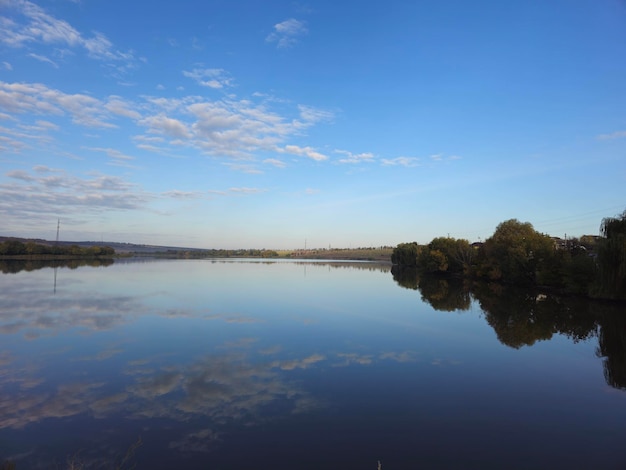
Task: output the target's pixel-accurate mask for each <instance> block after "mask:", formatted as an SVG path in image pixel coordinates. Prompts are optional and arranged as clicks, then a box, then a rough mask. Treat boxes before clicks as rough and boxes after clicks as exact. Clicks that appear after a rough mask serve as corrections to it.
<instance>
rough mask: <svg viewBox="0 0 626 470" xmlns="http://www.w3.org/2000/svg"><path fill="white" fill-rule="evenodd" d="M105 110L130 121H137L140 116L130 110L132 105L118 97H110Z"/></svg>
mask: <svg viewBox="0 0 626 470" xmlns="http://www.w3.org/2000/svg"><path fill="white" fill-rule="evenodd" d="M105 108H106V109H107V111H110V112H111V113H113V114H116V115H118V116H124V117H127V118H130V119H139V118H141V114H139V112H138V111H136V110H134V109H132V104H131V103H129V102H128V101H126V100H124V99H123V98H121V97H119V96H110V97H109V99H108V101H107V103H106V105H105Z"/></svg>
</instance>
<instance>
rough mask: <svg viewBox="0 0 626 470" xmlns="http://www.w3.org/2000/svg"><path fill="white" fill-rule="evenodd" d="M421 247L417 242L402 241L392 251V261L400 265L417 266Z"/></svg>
mask: <svg viewBox="0 0 626 470" xmlns="http://www.w3.org/2000/svg"><path fill="white" fill-rule="evenodd" d="M420 248H421V247H420V246H419V245H418V244H417V242H411V243H400V244H399V245H398V246H396V247H395V248H394V249H393V252H392V253H391V262H392V263H393V264H397V265H400V266H416V265H417V257H418V255H419V252H420Z"/></svg>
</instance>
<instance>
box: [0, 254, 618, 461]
mask: <svg viewBox="0 0 626 470" xmlns="http://www.w3.org/2000/svg"><path fill="white" fill-rule="evenodd" d="M304 267H306V269H307V276H306V278H304V277H303V276H302V271H303V268H304ZM389 269H390V267H389V266H388V265H378V266H377V265H375V264H369V263H356V264H354V265H351V264H346V263H327V262H312V263H307V262H304V263H302V262H297V263H293V262H281V261H278V262H274V261H272V262H270V263H266V262H264V261H254V262H245V261H242V260H239V261H238V260H227V261H224V260H193V261H148V260H143V261H142V262H141V263H130V262H116V263H114V264H112V265H110V266H107V267H106V269H90V268H89V267H87V266H85V267H83V268H80V269H78V270H67V269H63V268H59V286H58V289H57V293H56V295H53V293H52V292H51V290H50V288H49V286H50V280H51V274H52V273H51V272H50V271H49V270H34V271H28V272H27V271H22V272H18V273H16V274H11V275H6V276H4V277H2V278H0V282H2V285H3V289H1V290H0V462H1V461H2V458H7V457H9V458H12V459H14V460H17V461H18V466H17V468H18V470H20V469H22V468H64V462H65V460H66V457H67V456H68V455H74V454H76V453H78V454H79V456H80V459H81V461H82V462H83V464H84V465H85V468H105V467H106V465H107V464H108V463H110V462H112V461H113V460H114V459H116V458H117V457H118V456H120V455H123V454H124V452H125V450H126V449H128V447H129V446H130V445H132V443H133V442H136V441H137V439H138V437H139V436H141V439H142V442H143V445H142V447H141V448H140V449H138V451H137V458H138V462H140V465H138V468H163V467H165V468H170V467H171V468H181V466H182V467H184V468H186V469H192V468H198V469H203V468H207V467H208V468H253V467H255V466H257V465H259V462H262V465H266V464H265V462H269V461H271V462H272V463H271V465H272V467H273V468H285V469H286V468H294V467H298V468H302V467H306V465H307V464H308V465H309V468H342V469H348V468H367V467H368V466H370V467H371V466H372V465H373V464H372V462H374V465H375V462H376V461H377V460H378V459H382V460H383V462H386V461H387V460H385V457H389V456H395V457H396V458H397V459H399V460H398V461H397V464H396V465H393V464H392V462H390V463H389V468H412V467H413V465H410V463H411V462H413V463H414V462H417V461H420V462H423V463H424V465H423V466H424V467H427V468H445V467H446V465H437V464H436V463H437V459H441V458H443V457H442V456H447V455H448V453H446V452H441V449H442V447H443V445H444V444H443V443H445V445H446V446H447V445H448V443H452V445H454V448H455V449H457V450H459V452H462V453H463V454H464V455H465V456H474V457H475V458H474V460H473V461H475V462H478V463H480V462H483V463H484V462H493V461H495V460H493V459H496V460H498V461H499V462H500V463H502V462H503V460H501V458H502V455H500V456H498V455H497V454H496V455H495V456H494V453H493V452H492V450H491V449H485V448H484V446H481V445H477V443H479V442H484V441H492V440H494V439H495V440H497V439H498V438H499V436H500V435H501V429H500V428H499V426H500V425H501V423H507V429H509V428H512V429H517V428H519V429H532V430H533V432H529V433H528V435H532V436H534V437H533V438H536V440H537V441H538V442H545V440H546V439H547V438H551V439H553V442H554V446H555V447H556V448H557V449H559V448H561V452H560V453H559V452H557V451H555V455H556V454H558V455H559V456H560V457H562V456H563V449H568V448H570V447H571V445H572V444H571V437H572V436H566V437H565V438H562V439H561V440H559V439H554V436H553V434H554V433H555V432H560V431H555V425H553V424H550V423H548V424H549V425H548V426H546V423H544V422H543V421H542V420H543V414H544V413H545V412H546V410H548V412H550V410H553V409H558V406H559V404H560V403H562V401H563V400H562V395H567V394H568V393H572V394H573V393H578V391H577V390H578V388H579V387H577V385H579V384H580V383H582V382H583V381H587V380H589V382H590V383H596V382H597V383H599V384H601V387H602V393H606V389H607V387H605V386H604V381H603V379H602V377H601V374H600V360H599V359H598V358H597V357H595V356H594V351H595V350H594V348H593V345H590V344H587V343H586V341H587V340H588V339H589V338H591V339H593V340H596V337H597V341H598V348H597V354H598V355H600V356H602V357H604V360H603V364H604V367H605V376H606V380H607V382H609V383H610V384H611V385H612V386H613V387H624V383H625V382H624V368H623V366H624V338H623V334H622V335H621V336H620V335H619V334H615V333H612V334H605V333H604V332H605V331H607V332H609V331H612V332H615V331H622V332H623V331H624V324H623V322H621V323H620V321H621V320H619V319H618V318H617V317H616V316H615V315H612V314H610V311H609V310H608V309H607V308H605V307H604V306H598V305H597V304H591V303H588V304H578V303H575V302H573V303H570V300H568V299H558V298H553V297H549V296H546V297H537V296H535V297H532V296H525V295H524V294H523V293H522V292H518V293H515V292H510V291H504V290H499V288H496V287H494V286H485V287H484V290H479V289H478V288H477V287H476V286H472V287H471V288H470V287H468V286H467V285H464V284H463V283H462V282H448V281H447V280H445V279H435V280H428V279H418V278H417V277H415V276H412V275H407V274H406V273H404V274H403V276H404V277H402V278H401V280H400V281H398V279H400V278H399V277H398V274H397V272H395V270H394V278H396V282H398V283H399V284H403V285H406V286H407V287H409V288H410V289H415V290H419V291H420V293H421V296H422V299H423V301H424V302H420V300H419V297H417V295H414V294H417V292H411V291H405V290H403V289H398V288H397V287H396V285H395V284H394V282H393V280H392V278H391V276H389V274H388V272H389ZM416 298H417V302H416V301H415V299H416ZM507 299H508V300H509V301H511V302H512V303H511V304H509V305H508V307H507V303H506V302H507ZM476 305H480V306H481V309H482V310H483V313H482V314H479V315H471V314H465V315H450V314H441V313H437V312H435V311H433V308H436V309H439V310H444V311H448V312H449V311H467V309H469V308H472V307H475V306H476ZM431 306H432V307H433V308H431ZM594 309H595V310H594ZM416 310H418V311H419V313H420V314H419V315H416V314H415V312H416ZM474 310H475V311H476V313H478V308H474ZM619 318H624V317H619ZM485 320H486V321H485ZM610 322H614V323H610ZM487 325H489V326H487ZM477 326H479V327H480V328H482V330H485V331H487V333H488V334H483V332H482V331H481V332H477V329H476V328H477ZM492 330H493V331H495V332H496V335H497V336H498V339H499V341H500V342H501V343H502V344H506V345H507V346H508V347H506V348H504V347H502V346H501V344H500V342H498V341H496V340H495V338H494V337H493V336H494V335H493V334H492V332H491V331H492ZM555 334H558V335H564V336H567V337H568V338H571V339H572V340H573V341H571V344H576V345H577V346H578V347H579V349H577V352H578V353H579V354H581V355H583V354H587V353H588V354H587V355H588V356H589V357H590V358H591V359H590V360H588V361H587V363H585V364H584V367H580V364H579V361H578V359H579V358H578V357H575V358H573V359H572V358H570V357H568V358H567V359H566V360H564V359H562V358H561V357H558V358H557V359H555V358H554V357H551V356H540V359H541V360H544V361H546V362H547V363H549V364H550V365H551V366H552V367H553V369H554V364H555V363H556V364H558V367H560V366H561V365H562V364H563V362H565V365H566V366H567V367H569V368H571V370H572V371H573V372H572V376H571V377H570V376H568V377H567V379H568V380H570V381H571V382H570V383H572V384H574V385H576V386H572V387H569V388H567V390H563V389H561V388H558V390H557V389H556V388H555V389H554V390H556V392H555V393H554V394H553V395H558V396H559V398H558V400H557V401H556V402H555V401H549V400H548V401H547V402H544V401H543V400H544V399H545V397H546V396H547V397H548V399H549V398H550V394H549V393H548V394H546V393H539V392H537V390H536V389H537V387H538V386H540V385H537V384H545V383H548V382H549V380H550V377H551V376H550V375H541V373H540V372H541V371H539V372H537V371H536V369H538V367H535V365H536V364H537V363H536V362H533V363H528V364H530V365H528V367H518V368H516V367H514V365H515V364H514V365H511V362H507V359H505V358H506V357H507V355H508V361H511V357H512V356H518V357H519V356H521V355H522V354H519V353H518V351H516V350H514V349H512V348H518V349H520V350H521V351H520V352H523V351H528V350H529V349H528V348H524V346H528V345H531V344H535V343H536V342H537V341H539V340H542V339H547V338H551V337H553V336H554V335H555ZM544 344H545V343H544ZM568 344H570V342H568ZM494 358H495V359H494ZM517 365H518V366H519V363H518V364H517ZM524 365H527V364H526V363H524ZM567 367H565V368H564V369H567ZM539 369H540V368H539ZM553 369H552V370H553ZM552 370H550V373H552ZM590 370H593V371H595V372H597V375H598V378H597V380H596V382H592V380H591V379H590V373H589V371H590ZM532 374H537V375H532ZM503 377H504V378H503ZM529 384H530V385H529ZM551 385H553V384H551ZM554 386H555V387H559V386H561V384H557V385H554ZM546 388H547V387H546ZM459 390H462V391H463V392H462V393H461V394H459ZM550 390H552V389H550ZM596 391H597V390H596V389H594V390H593V393H594V394H592V395H589V396H587V395H574V398H573V399H576V400H581V401H583V400H585V401H587V402H589V403H592V405H590V406H592V407H593V410H594V411H589V412H587V411H586V412H585V414H584V416H577V418H578V419H581V420H582V421H583V423H586V424H585V425H583V426H582V427H581V428H580V429H582V430H583V431H585V432H584V433H581V435H582V434H584V435H585V439H587V436H588V435H593V432H587V431H589V430H591V431H594V430H597V429H603V426H606V420H607V419H612V417H615V419H616V420H621V421H624V420H626V411H625V412H620V411H619V409H617V408H616V407H611V406H612V405H613V403H611V401H610V399H606V400H599V399H598V396H602V397H604V395H599V394H598V393H599V392H598V393H596ZM613 395H614V396H617V397H620V398H621V397H622V396H623V394H617V393H616V394H613ZM589 397H591V398H589ZM570 398H571V397H570ZM522 402H523V403H525V404H527V406H528V409H537V410H539V411H537V412H534V413H526V412H525V413H520V412H519V410H517V409H515V407H513V406H511V404H510V403H522ZM555 406H556V408H555ZM567 413H570V414H572V415H576V413H577V411H576V409H568V410H567ZM595 415H598V416H599V418H597V419H596V418H595V417H594V416H595ZM607 416H608V418H607ZM554 422H559V423H560V422H561V421H560V419H559V420H555V421H554ZM509 423H510V426H509ZM585 426H587V427H585ZM570 428H571V427H570V426H560V427H559V429H564V430H566V431H567V430H569V429H570ZM609 428H610V425H609ZM542 430H543V431H542ZM566 431H563V432H566ZM470 435H471V436H476V438H475V440H474V441H472V439H471V438H470V441H471V442H469V443H467V444H464V442H467V439H468V436H470ZM625 435H626V433H621V434H620V433H616V438H615V439H616V440H617V438H618V437H619V438H620V440H619V446H621V445H622V440H621V438H623V437H624V436H625ZM51 436H54V439H52V438H51ZM574 437H576V436H574ZM605 437H606V436H605ZM568 438H570V439H569V440H568ZM51 439H52V440H53V441H54V443H53V445H51V444H50V442H51ZM528 439H529V438H528V437H527V436H525V442H526V443H528ZM598 439H601V438H598ZM512 441H514V440H512ZM611 442H612V441H611ZM500 444H501V445H502V446H503V450H502V452H501V453H502V454H503V455H507V456H508V455H510V452H511V451H512V449H511V448H510V447H506V446H507V444H506V443H500ZM281 445H282V447H281ZM602 445H604V442H603V444H602ZM610 445H611V446H612V445H613V444H610ZM616 445H618V444H616ZM559 446H561V447H559ZM527 448H530V449H531V450H532V449H533V448H535V447H533V445H529V446H527ZM537 448H538V447H537ZM619 448H620V449H621V447H619ZM241 449H245V450H246V452H245V453H243V452H242V451H241ZM272 449H273V450H272ZM346 449H349V451H346ZM285 452H288V453H290V454H288V455H289V457H285ZM333 452H334V453H333ZM243 454H246V455H245V456H244V455H243ZM277 455H278V456H281V458H283V460H282V461H279V460H278V461H277V460H275V459H274V458H273V457H276V456H277ZM477 455H478V457H477ZM535 457H537V456H535ZM560 457H559V458H560ZM209 458H210V459H211V460H207V459H209ZM463 458H464V457H463ZM341 459H343V460H341ZM353 459H354V460H353ZM359 459H361V460H359ZM490 459H492V460H490ZM469 460H471V459H469ZM469 460H467V459H466V460H464V461H469ZM537 461H540V460H537ZM181 462H182V463H181ZM350 462H353V463H354V465H350ZM429 462H430V463H431V465H428V463H429ZM433 462H434V464H433ZM439 462H440V460H439ZM585 462H588V460H587V461H585ZM357 463H358V465H357ZM448 463H449V465H448V468H455V467H457V468H458V465H455V463H457V464H458V461H456V462H453V461H451V462H448ZM551 463H552V464H553V465H552V466H553V467H554V466H556V465H555V463H559V462H555V460H552V461H551ZM109 466H110V465H109ZM487 467H489V465H485V466H483V468H487ZM374 468H375V467H374ZM491 468H494V466H491Z"/></svg>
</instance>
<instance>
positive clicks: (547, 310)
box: [392, 266, 626, 390]
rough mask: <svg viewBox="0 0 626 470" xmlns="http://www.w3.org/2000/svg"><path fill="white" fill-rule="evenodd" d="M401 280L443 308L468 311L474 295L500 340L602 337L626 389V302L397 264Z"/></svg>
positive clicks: (602, 350) (607, 365)
mask: <svg viewBox="0 0 626 470" xmlns="http://www.w3.org/2000/svg"><path fill="white" fill-rule="evenodd" d="M392 273H393V277H394V280H395V281H396V282H397V283H398V285H400V286H402V287H405V288H408V289H414V290H418V291H419V292H420V293H421V296H422V300H423V301H425V302H428V303H429V304H430V305H431V306H432V307H433V308H434V309H436V310H440V311H455V310H461V311H463V310H469V309H470V307H471V301H472V298H473V299H475V300H476V301H477V302H478V304H479V306H480V308H481V310H482V311H483V313H484V318H485V320H486V321H487V323H488V324H489V325H490V326H491V327H492V328H493V330H494V331H495V333H496V336H497V338H498V340H499V341H500V342H501V343H502V344H504V345H506V346H509V347H511V348H514V349H519V348H521V347H523V346H532V345H534V344H535V343H536V342H537V341H547V340H550V339H552V337H553V336H554V335H555V334H559V335H562V336H565V337H567V338H569V339H570V340H572V341H573V342H575V343H576V342H579V341H587V340H589V339H592V338H597V340H598V348H597V354H598V356H599V357H602V358H604V361H603V366H604V376H605V378H606V382H607V384H609V385H610V386H612V387H615V388H619V389H623V390H626V307H625V306H624V305H623V304H622V305H620V304H615V303H606V302H598V301H592V300H589V299H581V298H575V297H560V296H557V295H551V294H545V293H540V292H538V291H535V290H531V289H519V288H515V287H512V286H504V285H501V284H488V283H474V284H472V285H471V287H470V285H469V284H468V283H467V282H463V281H462V280H459V279H442V278H438V277H428V276H422V277H420V276H419V274H418V273H417V271H416V270H415V269H411V268H399V267H396V266H394V268H393V269H392Z"/></svg>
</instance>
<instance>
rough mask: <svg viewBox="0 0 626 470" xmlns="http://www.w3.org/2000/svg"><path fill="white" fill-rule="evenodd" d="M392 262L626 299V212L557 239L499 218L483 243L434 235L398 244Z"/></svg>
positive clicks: (424, 270) (527, 225) (436, 272)
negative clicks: (594, 231)
mask: <svg viewBox="0 0 626 470" xmlns="http://www.w3.org/2000/svg"><path fill="white" fill-rule="evenodd" d="M391 259H392V263H393V264H394V265H397V266H401V267H402V266H405V267H413V268H416V269H417V271H418V272H420V273H421V274H427V275H428V274H430V275H433V274H434V275H440V276H450V277H463V278H469V279H480V280H486V281H491V282H498V283H502V284H510V285H518V286H543V287H549V288H553V289H556V290H559V291H561V292H565V293H572V294H579V295H584V296H589V297H595V298H603V299H616V300H626V211H624V212H623V213H622V214H621V215H619V216H617V217H609V218H605V219H604V220H603V221H602V224H601V227H600V236H598V237H593V236H583V237H581V238H570V239H567V240H561V239H555V238H552V237H550V236H548V235H545V234H542V233H539V232H537V231H536V230H535V229H534V228H533V226H532V225H531V224H530V223H529V222H520V221H518V220H517V219H510V220H507V221H505V222H502V223H500V224H499V225H498V226H497V227H496V230H495V232H494V234H493V235H492V236H491V237H489V238H488V239H487V240H485V242H484V243H474V244H470V243H469V242H468V241H467V240H463V239H455V238H449V237H437V238H435V239H433V240H432V241H431V242H430V243H428V244H427V245H419V244H417V243H416V242H412V243H401V244H399V245H398V246H397V247H396V248H395V249H394V250H393V253H392V258H391Z"/></svg>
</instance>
